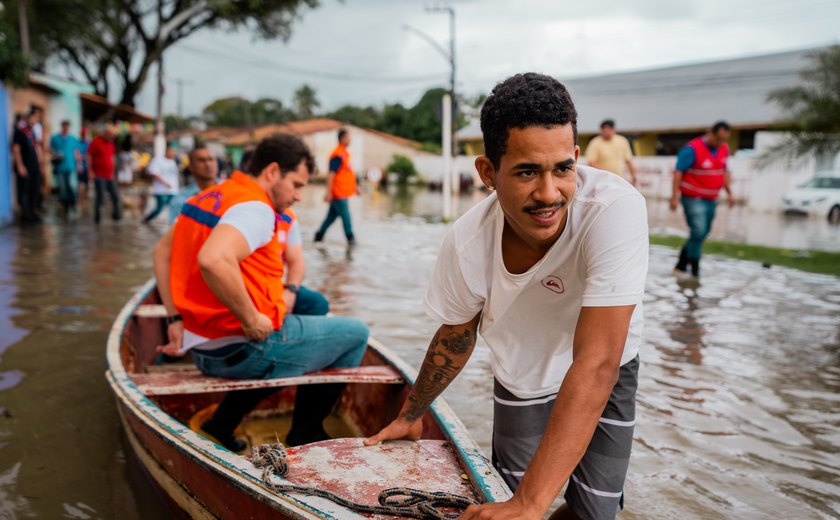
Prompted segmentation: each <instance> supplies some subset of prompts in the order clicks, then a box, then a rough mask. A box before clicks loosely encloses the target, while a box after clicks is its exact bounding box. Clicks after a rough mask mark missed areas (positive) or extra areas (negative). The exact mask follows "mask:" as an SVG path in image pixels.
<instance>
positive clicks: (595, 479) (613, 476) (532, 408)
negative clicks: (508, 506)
mask: <svg viewBox="0 0 840 520" xmlns="http://www.w3.org/2000/svg"><path fill="white" fill-rule="evenodd" d="M638 374H639V357H638V356H636V357H635V358H634V359H633V360H631V361H629V362H627V363H625V364H624V366H622V367H621V369H620V370H619V374H618V381H617V382H616V384H615V386H614V387H613V390H612V394H611V395H610V399H609V401H607V406H606V407H605V408H604V411H603V413H601V419H600V420H599V421H598V427H597V428H596V429H595V433H594V435H593V436H592V440H591V441H590V443H589V447H588V448H587V449H586V453H585V454H584V455H583V458H582V459H581V460H580V462H579V463H578V465H577V467H576V468H575V469H574V471H573V472H572V477H571V478H570V479H569V485H568V487H567V488H566V494H565V499H566V502H568V504H569V507H571V508H572V510H573V511H574V512H575V514H577V516H578V517H580V518H581V519H583V520H600V519H607V518H610V519H614V518H615V515H616V514H617V513H618V512H619V511H621V509H622V508H623V507H624V478H625V477H626V476H627V466H628V464H629V463H630V448H631V445H632V444H633V427H634V425H635V424H636V387H637V386H638ZM493 393H494V397H495V407H494V417H493V464H494V465H495V466H496V469H498V470H499V472H500V473H501V475H502V477H503V478H504V479H505V481H506V482H507V483H508V485H509V486H510V487H511V489H513V490H516V488H517V486H519V483H520V482H521V481H522V477H523V476H524V475H525V469H526V468H527V467H528V463H529V462H531V458H532V457H533V456H534V453H535V452H536V451H537V446H539V444H540V440H541V439H542V435H543V431H544V430H545V426H546V423H547V422H548V416H549V414H550V413H551V409H552V407H553V406H554V400H555V399H556V397H557V394H551V395H546V396H543V397H537V398H533V399H520V398H518V397H516V396H514V395H513V394H511V393H510V392H508V391H507V390H506V389H505V388H504V387H503V386H502V385H501V384H499V382H498V381H496V382H495V385H494V389H493Z"/></svg>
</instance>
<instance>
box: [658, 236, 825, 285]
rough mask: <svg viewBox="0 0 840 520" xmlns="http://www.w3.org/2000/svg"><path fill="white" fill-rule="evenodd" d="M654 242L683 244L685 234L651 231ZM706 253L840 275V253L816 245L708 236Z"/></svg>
mask: <svg viewBox="0 0 840 520" xmlns="http://www.w3.org/2000/svg"><path fill="white" fill-rule="evenodd" d="M650 243H651V244H657V245H660V246H668V247H673V248H680V247H682V245H683V244H684V243H685V238H682V237H675V236H666V235H651V236H650ZM703 254H709V255H721V256H728V257H730V258H737V259H738V260H752V261H754V262H760V263H761V264H764V265H770V266H773V265H782V266H785V267H792V268H794V269H799V270H802V271H807V272H809V273H821V274H831V275H834V276H840V253H832V252H828V251H815V250H812V249H781V248H778V247H765V246H753V245H749V244H736V243H734V242H719V241H717V240H707V241H706V242H704V243H703Z"/></svg>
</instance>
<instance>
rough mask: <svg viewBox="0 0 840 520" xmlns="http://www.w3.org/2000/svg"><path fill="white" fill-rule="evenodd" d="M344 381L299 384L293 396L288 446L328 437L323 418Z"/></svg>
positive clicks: (287, 438)
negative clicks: (293, 402) (324, 383)
mask: <svg viewBox="0 0 840 520" xmlns="http://www.w3.org/2000/svg"><path fill="white" fill-rule="evenodd" d="M345 386H347V385H346V383H333V384H326V385H304V386H299V387H298V389H297V395H296V396H295V411H294V413H293V415H292V428H291V430H290V431H289V434H288V435H287V436H286V444H287V445H288V446H299V445H301V444H309V443H310V442H318V441H325V440H327V439H329V438H330V436H329V435H328V434H327V432H325V431H324V419H326V418H327V416H328V415H330V413H331V412H332V410H333V408H334V407H335V403H336V402H337V401H338V398H339V397H341V392H342V391H343V390H344V387H345Z"/></svg>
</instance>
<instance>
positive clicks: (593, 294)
mask: <svg viewBox="0 0 840 520" xmlns="http://www.w3.org/2000/svg"><path fill="white" fill-rule="evenodd" d="M583 257H584V262H585V263H586V288H585V289H584V292H583V303H582V305H583V306H584V307H613V306H620V305H634V304H638V303H640V302H641V297H642V294H643V293H644V290H645V278H646V276H647V269H648V222H647V208H646V207H645V199H644V198H643V197H642V196H641V195H638V194H634V195H627V196H624V197H622V198H620V199H618V200H616V201H615V202H613V203H612V204H611V205H610V206H609V207H608V208H607V209H605V210H604V212H603V213H601V215H599V216H598V218H597V220H596V221H595V223H594V224H592V227H591V228H590V229H589V232H588V233H587V236H586V238H585V239H584V246H583Z"/></svg>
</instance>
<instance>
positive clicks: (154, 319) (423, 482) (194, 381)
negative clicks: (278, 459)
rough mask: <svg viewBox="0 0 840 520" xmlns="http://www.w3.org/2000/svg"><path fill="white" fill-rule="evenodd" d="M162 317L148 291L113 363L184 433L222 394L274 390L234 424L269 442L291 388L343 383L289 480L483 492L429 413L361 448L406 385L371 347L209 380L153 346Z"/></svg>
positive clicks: (372, 497)
mask: <svg viewBox="0 0 840 520" xmlns="http://www.w3.org/2000/svg"><path fill="white" fill-rule="evenodd" d="M165 315H166V310H165V308H164V307H163V305H161V304H160V301H159V299H158V296H157V293H156V292H155V291H152V292H150V293H149V294H148V295H147V296H146V297H145V299H144V300H143V301H142V302H141V303H140V305H139V306H137V307H136V308H135V310H134V312H133V314H132V315H131V317H130V318H129V319H128V320H127V321H126V322H125V326H124V329H123V331H122V335H121V343H120V360H121V362H122V364H123V367H124V369H125V371H126V372H127V373H128V375H129V377H130V378H131V379H132V380H133V382H134V383H135V384H136V385H137V387H138V389H139V390H140V391H141V392H142V393H143V394H144V395H145V396H146V397H147V398H148V399H149V400H151V401H152V402H153V403H154V404H156V405H157V406H158V407H159V408H160V409H162V410H163V411H164V412H165V413H167V414H168V415H170V416H171V417H172V418H174V419H175V420H177V421H179V422H180V423H182V424H184V425H187V426H189V427H190V428H191V429H192V430H194V431H196V430H197V429H198V428H199V427H200V426H201V424H203V422H204V421H205V420H206V419H207V418H208V417H209V416H210V414H212V412H213V407H214V405H216V404H217V403H218V402H219V401H220V400H221V398H222V396H223V395H224V394H225V392H227V391H236V390H241V389H247V388H264V387H276V388H278V391H277V392H276V393H274V394H273V395H272V397H270V398H267V399H265V400H263V402H262V403H261V404H260V405H259V406H258V407H257V409H256V410H255V411H254V412H252V413H251V414H250V415H249V416H248V417H246V418H245V420H244V421H243V422H242V423H241V425H240V429H239V430H237V437H239V438H241V439H244V440H247V442H248V444H249V446H257V445H262V444H273V443H276V442H277V440H278V439H279V440H280V441H281V442H284V441H285V436H286V433H287V432H288V431H289V427H290V424H291V413H292V410H293V406H294V396H295V391H296V389H297V387H298V386H299V385H303V384H318V383H331V382H346V383H348V384H347V386H346V388H345V389H344V392H343V393H342V396H341V398H340V400H339V402H338V404H337V406H336V408H335V410H334V411H333V413H332V415H331V416H330V417H329V418H328V419H327V420H326V421H325V422H324V428H325V430H326V431H327V433H328V434H329V435H330V436H332V437H333V439H331V440H326V441H321V442H316V443H311V444H306V445H302V446H298V447H294V448H290V449H288V450H287V456H288V463H289V468H290V470H289V473H288V475H286V477H285V479H286V480H287V481H289V482H292V483H295V484H298V485H302V486H310V487H311V486H314V487H318V488H320V489H326V490H331V491H333V492H335V493H337V494H339V495H341V496H348V497H354V498H356V499H358V500H360V501H361V502H364V503H368V504H375V503H376V501H377V496H378V494H379V492H380V491H382V490H383V489H387V488H391V487H398V486H406V487H411V488H414V489H422V490H427V491H445V492H449V493H455V494H459V495H462V496H468V497H470V498H472V499H477V498H478V497H479V496H481V494H480V493H479V492H478V491H477V488H476V487H475V483H474V482H472V481H471V480H470V478H469V477H468V476H467V474H468V473H469V471H468V470H467V469H466V467H465V466H464V461H463V460H461V459H460V457H459V456H458V455H457V454H456V451H455V450H454V449H453V446H452V445H451V443H450V442H449V441H448V440H447V438H446V435H445V433H444V431H443V430H442V427H441V426H440V425H439V424H438V422H437V420H436V419H435V417H434V416H433V415H432V414H431V413H427V414H426V416H424V418H423V435H422V438H421V440H420V441H418V442H411V441H392V442H388V443H383V444H381V445H378V446H374V447H365V446H363V445H362V438H364V437H368V436H371V435H373V434H375V433H377V432H378V431H379V430H380V429H381V428H382V427H384V426H386V425H387V424H389V423H390V422H391V421H392V420H393V419H394V418H395V417H396V416H397V414H398V413H399V410H400V408H401V406H402V403H403V402H404V400H405V398H406V397H407V395H408V392H409V390H410V385H409V384H408V383H407V382H406V380H405V379H404V377H403V374H402V373H401V372H400V371H399V370H398V369H397V368H396V367H395V366H394V364H393V363H391V362H389V360H388V359H387V358H386V356H385V355H383V354H382V353H381V352H380V350H377V348H372V347H371V346H370V345H369V346H368V349H367V352H366V353H365V357H364V359H363V361H362V364H361V366H360V367H358V368H355V369H341V370H332V371H331V370H325V371H322V372H317V373H310V374H304V375H303V376H300V377H294V378H286V379H272V380H259V381H252V380H249V381H245V380H228V379H220V378H213V377H207V376H204V375H203V374H201V373H200V372H199V371H198V370H197V369H196V367H195V365H194V364H193V362H192V359H191V357H190V356H189V355H187V356H185V357H183V358H165V357H163V356H161V355H160V354H159V353H158V352H157V351H156V347H157V346H158V345H162V344H164V342H165V338H166V325H165V319H164V318H165ZM218 449H224V448H222V447H219V448H218ZM256 474H259V473H256ZM319 500H320V499H319Z"/></svg>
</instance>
